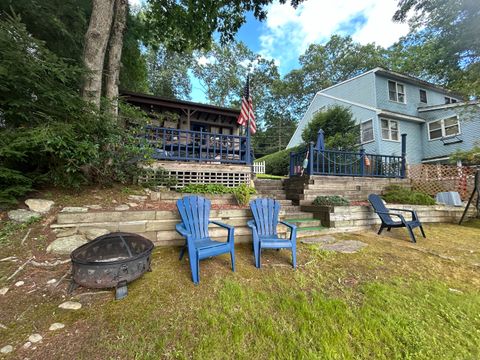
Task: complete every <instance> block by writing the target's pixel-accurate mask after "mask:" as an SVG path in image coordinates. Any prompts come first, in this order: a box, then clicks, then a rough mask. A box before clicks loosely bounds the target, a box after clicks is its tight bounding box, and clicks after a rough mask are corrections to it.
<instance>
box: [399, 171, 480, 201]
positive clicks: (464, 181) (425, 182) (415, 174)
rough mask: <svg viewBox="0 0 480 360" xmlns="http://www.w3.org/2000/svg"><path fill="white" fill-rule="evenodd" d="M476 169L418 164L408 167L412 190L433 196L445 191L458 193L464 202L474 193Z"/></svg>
mask: <svg viewBox="0 0 480 360" xmlns="http://www.w3.org/2000/svg"><path fill="white" fill-rule="evenodd" d="M475 171H476V170H475V168H474V167H469V166H455V165H441V164H438V165H437V164H417V165H410V166H409V167H408V177H409V179H410V180H411V182H412V189H413V190H418V191H423V192H425V193H427V194H430V195H432V196H434V195H436V194H437V193H439V192H444V191H457V192H458V193H459V194H460V197H461V198H462V200H467V199H468V197H469V196H470V194H471V193H472V190H473V186H474V181H475Z"/></svg>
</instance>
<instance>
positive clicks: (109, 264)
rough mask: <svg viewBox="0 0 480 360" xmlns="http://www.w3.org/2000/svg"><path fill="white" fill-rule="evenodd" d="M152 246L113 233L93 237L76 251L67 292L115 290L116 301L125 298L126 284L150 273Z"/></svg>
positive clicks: (144, 241) (130, 237)
mask: <svg viewBox="0 0 480 360" xmlns="http://www.w3.org/2000/svg"><path fill="white" fill-rule="evenodd" d="M152 250H153V243H152V242H151V241H150V240H148V239H145V238H144V237H143V236H140V235H136V234H130V233H121V232H116V233H112V234H107V235H103V236H100V237H98V238H96V239H95V240H93V241H91V242H89V243H87V244H85V245H82V246H80V247H79V248H78V249H75V250H74V251H73V252H72V254H71V255H70V257H71V259H72V283H71V286H70V291H73V290H74V289H75V288H76V287H77V286H78V285H81V286H84V287H87V288H97V289H98V288H113V287H114V288H115V290H116V293H115V298H116V299H117V300H119V299H123V298H124V297H125V296H127V284H128V283H129V282H131V281H133V280H135V279H137V278H139V277H140V276H141V275H142V274H143V273H144V272H145V271H151V269H150V262H151V254H152Z"/></svg>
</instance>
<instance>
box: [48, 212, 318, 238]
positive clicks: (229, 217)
mask: <svg viewBox="0 0 480 360" xmlns="http://www.w3.org/2000/svg"><path fill="white" fill-rule="evenodd" d="M306 215H307V216H308V215H310V217H311V214H309V213H307V214H306ZM280 217H281V218H285V212H281V213H280ZM251 218H252V216H251V212H250V210H249V209H233V210H211V212H210V220H218V221H222V222H225V223H227V224H230V225H233V226H235V242H249V241H251V231H250V229H249V228H248V227H247V221H248V220H250V219H251ZM179 222H180V217H179V215H178V213H177V211H155V210H144V211H142V210H138V211H130V210H128V211H89V212H82V213H59V214H58V216H57V222H56V224H53V225H51V227H52V228H53V229H69V228H81V229H83V230H85V229H86V228H100V229H107V230H109V231H112V232H114V231H125V232H133V233H136V234H139V235H142V236H144V237H146V238H148V239H150V240H152V241H153V242H154V243H155V245H180V244H183V242H184V238H183V237H182V236H180V235H179V234H178V233H177V232H176V230H175V225H176V224H178V223H179ZM279 230H280V233H281V234H283V233H285V231H286V230H285V228H282V229H279ZM210 235H211V237H212V238H213V239H223V240H225V239H226V236H227V230H225V229H223V228H220V227H218V226H215V225H211V232H210Z"/></svg>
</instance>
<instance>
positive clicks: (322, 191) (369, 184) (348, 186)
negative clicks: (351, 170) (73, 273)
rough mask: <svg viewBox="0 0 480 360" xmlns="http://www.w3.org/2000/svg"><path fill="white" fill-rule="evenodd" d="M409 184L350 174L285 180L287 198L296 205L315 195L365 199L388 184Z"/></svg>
mask: <svg viewBox="0 0 480 360" xmlns="http://www.w3.org/2000/svg"><path fill="white" fill-rule="evenodd" d="M393 184H396V185H402V186H405V187H408V186H410V182H409V181H408V180H407V179H389V178H368V177H352V176H310V177H308V176H304V177H295V178H290V179H286V180H285V190H286V194H287V198H288V199H290V200H292V203H294V204H296V205H310V204H311V203H312V201H313V200H314V199H315V198H316V197H317V196H328V195H340V196H343V197H345V198H347V199H348V200H350V201H366V200H367V198H368V195H369V194H371V193H377V194H378V193H381V192H382V191H383V189H385V187H387V186H388V185H393Z"/></svg>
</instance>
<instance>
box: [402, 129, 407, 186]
mask: <svg viewBox="0 0 480 360" xmlns="http://www.w3.org/2000/svg"><path fill="white" fill-rule="evenodd" d="M406 170H407V134H402V167H401V169H400V177H401V178H402V179H405V176H406V173H407V171H406Z"/></svg>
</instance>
